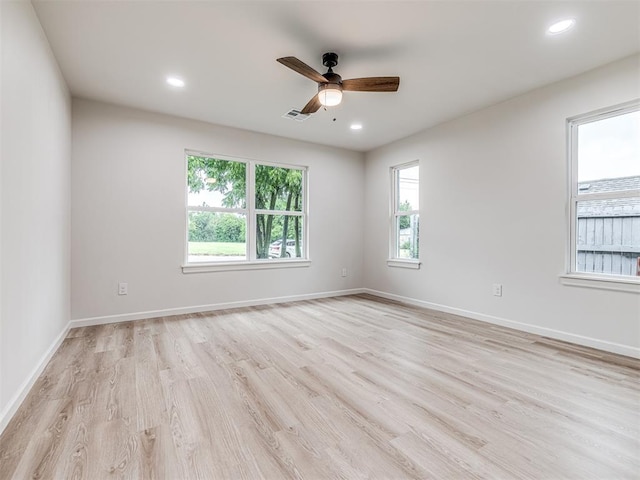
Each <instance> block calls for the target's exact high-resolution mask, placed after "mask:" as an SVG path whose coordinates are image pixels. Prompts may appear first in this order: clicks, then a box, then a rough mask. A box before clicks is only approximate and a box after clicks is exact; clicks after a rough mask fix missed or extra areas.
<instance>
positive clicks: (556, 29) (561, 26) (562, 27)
mask: <svg viewBox="0 0 640 480" xmlns="http://www.w3.org/2000/svg"><path fill="white" fill-rule="evenodd" d="M575 24H576V21H575V20H574V19H573V18H568V19H566V20H561V21H559V22H556V23H554V24H553V25H551V26H550V27H549V28H548V29H547V33H548V34H549V35H557V34H558V33H564V32H566V31H567V30H569V29H571V27H573V26H574V25H575Z"/></svg>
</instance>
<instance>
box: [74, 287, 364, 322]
mask: <svg viewBox="0 0 640 480" xmlns="http://www.w3.org/2000/svg"><path fill="white" fill-rule="evenodd" d="M359 293H364V289H362V288H353V289H349V290H336V291H332V292H319V293H306V294H303V295H289V296H286V297H271V298H258V299H255V300H245V301H240V302H226V303H213V304H210V305H197V306H195V307H178V308H167V309H165V310H149V311H147V312H135V313H124V314H121V315H106V316H103V317H91V318H81V319H78V320H71V322H70V325H71V328H77V327H90V326H93V325H104V324H107V323H119V322H128V321H131V320H142V319H147V318H156V317H169V316H172V315H185V314H189V313H200V312H211V311H213V310H226V309H229V308H240V307H255V306H258V305H271V304H274V303H286V302H299V301H301V300H313V299H316V298H327V297H340V296H344V295H356V294H359Z"/></svg>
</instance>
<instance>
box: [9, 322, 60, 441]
mask: <svg viewBox="0 0 640 480" xmlns="http://www.w3.org/2000/svg"><path fill="white" fill-rule="evenodd" d="M70 329H71V322H69V323H67V325H66V326H65V327H64V329H63V330H62V331H61V332H60V334H59V335H58V336H57V337H56V339H55V340H54V341H53V343H52V344H51V346H50V347H49V348H48V349H47V351H46V352H44V355H42V357H40V361H39V362H38V363H37V364H36V366H35V368H34V369H33V370H32V371H31V374H30V375H29V376H28V377H27V379H26V380H25V381H24V382H22V385H20V387H19V388H18V391H17V392H16V393H15V395H14V396H13V397H12V398H11V399H10V400H9V402H8V403H7V405H6V406H5V407H4V409H2V411H1V412H0V434H2V432H3V431H4V429H5V428H6V427H7V425H8V424H9V422H10V421H11V419H12V418H13V416H14V415H15V413H16V412H17V411H18V408H19V407H20V405H22V402H23V401H24V399H25V398H26V397H27V394H28V393H29V392H30V391H31V388H32V387H33V385H34V384H35V383H36V380H38V377H39V376H40V375H41V374H42V372H43V371H44V369H45V367H46V366H47V364H48V363H49V360H51V357H53V355H54V353H56V352H57V351H58V348H60V345H61V344H62V341H63V340H64V339H65V338H66V337H67V333H69V330H70Z"/></svg>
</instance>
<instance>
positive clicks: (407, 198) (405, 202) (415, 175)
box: [396, 165, 420, 212]
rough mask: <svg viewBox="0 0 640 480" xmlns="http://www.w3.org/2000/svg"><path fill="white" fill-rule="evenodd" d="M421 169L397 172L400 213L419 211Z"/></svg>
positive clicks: (410, 168)
mask: <svg viewBox="0 0 640 480" xmlns="http://www.w3.org/2000/svg"><path fill="white" fill-rule="evenodd" d="M419 173H420V167H418V165H414V166H412V167H408V168H403V169H400V170H397V185H396V188H397V190H398V192H397V201H398V210H399V211H404V212H406V211H409V210H418V209H419V205H420V202H419V190H418V188H419V186H420V174H419Z"/></svg>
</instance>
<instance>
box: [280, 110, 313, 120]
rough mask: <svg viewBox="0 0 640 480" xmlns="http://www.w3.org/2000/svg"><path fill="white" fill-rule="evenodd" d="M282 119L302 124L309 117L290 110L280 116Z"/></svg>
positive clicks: (298, 111)
mask: <svg viewBox="0 0 640 480" xmlns="http://www.w3.org/2000/svg"><path fill="white" fill-rule="evenodd" d="M282 118H288V119H290V120H295V121H296V122H304V121H305V120H306V119H307V118H309V115H307V114H304V113H300V110H296V109H294V108H292V109H291V110H289V111H288V112H287V113H285V114H284V115H282Z"/></svg>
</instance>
